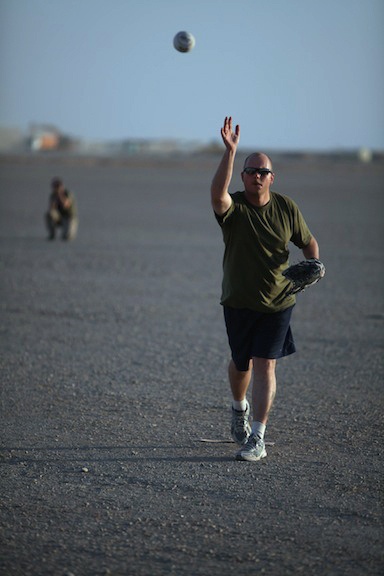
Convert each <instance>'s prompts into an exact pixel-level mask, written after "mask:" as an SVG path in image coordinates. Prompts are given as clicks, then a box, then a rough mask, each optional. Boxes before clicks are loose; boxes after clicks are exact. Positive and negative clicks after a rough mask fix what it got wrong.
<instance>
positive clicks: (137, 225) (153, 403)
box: [0, 154, 384, 576]
mask: <svg viewBox="0 0 384 576" xmlns="http://www.w3.org/2000/svg"><path fill="white" fill-rule="evenodd" d="M242 160H243V158H242V156H241V154H239V158H238V160H237V164H236V170H235V175H234V178H233V181H232V185H231V191H235V190H237V189H240V188H241V180H240V171H241V162H242ZM218 162H219V156H215V155H207V156H202V155H201V156H184V157H177V158H174V159H170V158H162V159H161V158H139V157H137V158H131V159H129V158H128V159H125V160H118V159H115V160H111V159H109V160H108V159H104V160H103V159H98V160H95V159H85V158H83V159H79V158H70V157H44V158H33V157H29V156H25V157H2V158H1V159H0V203H1V205H0V267H1V286H0V290H1V297H0V313H1V316H0V331H1V332H0V333H1V359H0V367H1V380H2V390H1V415H0V417H1V452H0V455H1V460H0V464H1V493H2V498H1V512H0V520H1V548H0V557H1V559H0V573H1V575H4V576H99V575H100V576H128V575H132V576H160V575H164V576H165V575H171V574H172V575H175V576H176V575H177V576H183V575H185V576H187V575H188V576H199V575H201V576H227V575H233V574H236V576H243V575H244V576H245V575H247V576H248V575H251V574H269V575H272V576H279V575H282V576H288V575H292V576H293V575H297V574H305V575H311V576H331V575H332V576H345V575H347V574H348V576H361V574H364V575H365V576H373V575H379V574H380V575H381V574H382V573H383V570H384V562H383V560H384V548H383V547H384V542H383V535H384V531H383V508H382V503H383V502H382V485H381V483H382V479H383V470H384V465H383V449H382V432H383V409H384V406H383V321H384V305H383V284H384V282H383V268H382V263H383V258H382V251H383V250H382V247H383V212H384V210H383V209H384V202H383V197H384V165H383V162H382V161H375V162H372V163H371V164H363V163H359V162H358V161H357V160H356V161H354V160H352V159H344V160H343V159H341V158H339V159H332V158H328V159H326V158H322V157H321V158H316V157H314V158H305V157H303V158H300V157H298V158H295V157H293V158H291V159H289V158H288V159H287V158H286V159H283V158H282V159H280V160H279V161H276V163H275V170H276V179H275V183H274V186H273V189H274V190H276V191H277V192H280V193H283V194H287V195H289V196H291V197H292V198H293V199H294V200H295V201H296V202H297V203H298V204H299V206H300V208H301V210H302V212H303V214H304V216H305V218H306V220H307V222H308V224H309V227H310V229H311V231H312V233H313V234H314V235H315V236H316V238H317V239H318V241H319V244H320V249H321V259H322V260H323V262H324V263H325V265H326V270H327V273H326V277H325V278H324V280H322V281H321V282H319V283H318V284H317V285H316V286H314V287H312V288H310V289H308V290H307V291H306V292H304V293H303V294H300V295H299V296H298V297H297V305H296V308H295V311H294V315H293V320H292V330H293V333H294V336H295V340H296V345H297V349H298V350H297V353H296V354H294V355H293V356H291V357H289V358H287V359H285V360H281V361H279V363H278V368H277V378H278V391H277V396H276V400H275V404H274V408H273V411H272V414H271V416H270V421H269V425H268V428H267V434H266V441H267V442H268V446H267V449H268V457H267V458H265V459H264V460H263V461H262V462H260V463H252V464H250V463H246V462H237V461H235V459H234V454H235V452H236V447H235V445H234V444H233V443H231V442H230V431H229V426H230V405H231V397H230V393H229V387H228V383H227V375H226V371H227V364H228V360H229V349H228V345H227V341H226V335H225V330H224V323H223V317H222V309H221V306H220V303H219V300H220V284H221V264H222V255H223V243H222V238H221V232H220V229H219V227H218V225H217V224H216V222H215V219H214V217H213V214H212V211H211V207H210V201H209V188H210V182H211V179H212V176H213V173H214V171H215V170H216V167H217V164H218ZM53 176H61V177H62V178H63V179H64V181H65V183H66V185H67V186H68V188H69V189H71V190H72V191H73V192H74V193H75V195H76V198H77V203H78V209H79V219H80V224H79V232H78V237H77V238H76V240H75V241H73V242H63V241H62V240H60V239H57V240H56V241H54V242H49V241H48V240H47V239H46V231H45V228H44V221H43V215H44V212H45V210H46V207H47V203H48V195H49V183H50V180H51V178H52V177H53ZM299 259H300V252H299V251H297V250H296V249H295V248H294V247H293V249H292V254H291V261H292V262H295V261H298V260H299ZM202 439H209V440H217V441H218V442H202V441H201V440H202Z"/></svg>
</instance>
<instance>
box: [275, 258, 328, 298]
mask: <svg viewBox="0 0 384 576" xmlns="http://www.w3.org/2000/svg"><path fill="white" fill-rule="evenodd" d="M324 274H325V266H324V264H323V263H322V262H320V260H317V259H316V258H309V259H308V260H303V261H302V262H298V263H297V264H292V266H290V267H289V268H287V269H286V270H284V272H283V276H285V278H287V280H290V281H291V289H290V290H289V291H288V292H287V294H286V296H289V295H290V294H296V293H297V292H303V291H304V290H305V289H306V288H308V286H312V285H313V284H316V282H318V281H319V280H321V278H323V276H324Z"/></svg>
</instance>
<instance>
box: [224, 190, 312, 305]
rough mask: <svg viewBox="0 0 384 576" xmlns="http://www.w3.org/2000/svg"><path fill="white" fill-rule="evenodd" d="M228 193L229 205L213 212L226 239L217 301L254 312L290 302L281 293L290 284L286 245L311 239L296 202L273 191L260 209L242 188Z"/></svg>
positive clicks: (291, 301) (300, 244) (301, 244)
mask: <svg viewBox="0 0 384 576" xmlns="http://www.w3.org/2000/svg"><path fill="white" fill-rule="evenodd" d="M231 196H232V205H231V207H230V208H229V210H228V211H227V212H226V213H225V214H224V215H223V216H218V215H217V214H215V216H216V219H217V221H218V223H219V224H220V226H221V229H222V232H223V240H224V244H225V251H224V258H223V272H224V274H223V284H222V296H221V304H223V305H225V306H231V307H233V308H249V309H251V310H256V311H258V312H278V311H280V310H284V309H286V308H288V307H290V306H292V305H293V304H294V303H295V296H293V295H291V296H285V294H286V292H287V291H288V289H289V286H290V283H289V281H288V280H286V279H285V278H284V276H283V275H282V271H283V270H285V269H286V268H287V267H288V265H289V263H288V257H289V250H288V244H289V242H293V243H294V244H295V245H296V246H297V247H298V248H304V247H305V246H307V244H309V242H310V240H311V238H312V234H311V232H310V231H309V229H308V226H307V224H306V223H305V220H304V218H303V216H302V214H301V212H300V210H299V208H298V206H297V205H296V204H295V202H294V201H293V200H291V199H290V198H288V197H287V196H283V195H282V194H277V193H276V192H271V198H270V201H269V202H268V204H266V205H265V206H262V207H261V208H258V207H255V206H253V205H252V204H250V203H249V202H248V201H247V200H246V198H245V194H244V192H235V193H234V194H231Z"/></svg>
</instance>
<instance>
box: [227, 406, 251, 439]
mask: <svg viewBox="0 0 384 576" xmlns="http://www.w3.org/2000/svg"><path fill="white" fill-rule="evenodd" d="M248 419H249V404H248V402H247V407H246V409H245V410H244V412H243V411H242V410H235V409H234V407H233V406H232V423H231V434H232V438H233V439H234V441H235V442H237V444H239V445H240V446H242V445H243V444H245V443H246V441H247V440H248V438H249V435H250V433H251V431H252V429H251V426H250V424H249V422H248Z"/></svg>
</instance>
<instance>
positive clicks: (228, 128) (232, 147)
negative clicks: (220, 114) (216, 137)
mask: <svg viewBox="0 0 384 576" xmlns="http://www.w3.org/2000/svg"><path fill="white" fill-rule="evenodd" d="M221 137H222V139H223V142H224V144H225V147H226V148H227V150H229V151H233V152H236V149H237V146H238V144H239V141H240V126H239V125H238V124H236V127H235V131H233V130H232V117H231V116H229V117H227V116H226V117H225V120H224V126H223V127H222V129H221Z"/></svg>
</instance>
